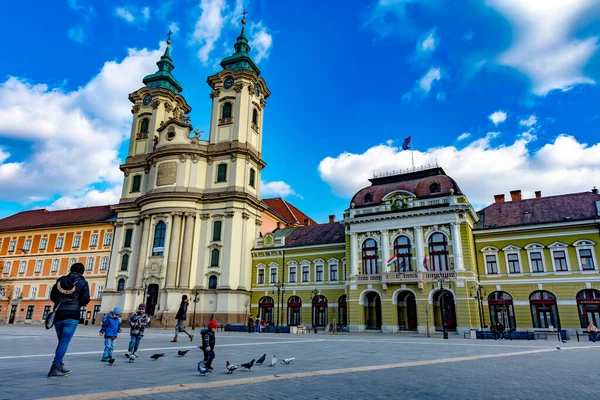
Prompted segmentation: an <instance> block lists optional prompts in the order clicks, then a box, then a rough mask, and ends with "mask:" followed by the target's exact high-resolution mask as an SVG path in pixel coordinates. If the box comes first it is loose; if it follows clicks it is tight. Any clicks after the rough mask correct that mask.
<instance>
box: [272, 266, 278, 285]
mask: <svg viewBox="0 0 600 400" xmlns="http://www.w3.org/2000/svg"><path fill="white" fill-rule="evenodd" d="M276 282H277V268H271V283H276Z"/></svg>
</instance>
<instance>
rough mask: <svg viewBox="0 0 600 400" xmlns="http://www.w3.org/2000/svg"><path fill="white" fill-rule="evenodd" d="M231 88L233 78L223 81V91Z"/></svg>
mask: <svg viewBox="0 0 600 400" xmlns="http://www.w3.org/2000/svg"><path fill="white" fill-rule="evenodd" d="M232 86H233V78H227V79H225V84H224V85H223V87H224V88H225V89H229V88H231V87H232Z"/></svg>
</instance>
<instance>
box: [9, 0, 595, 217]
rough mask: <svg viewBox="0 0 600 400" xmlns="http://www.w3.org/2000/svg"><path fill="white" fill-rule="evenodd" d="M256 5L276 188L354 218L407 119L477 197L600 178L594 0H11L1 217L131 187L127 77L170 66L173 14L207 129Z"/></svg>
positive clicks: (99, 200) (183, 70)
mask: <svg viewBox="0 0 600 400" xmlns="http://www.w3.org/2000/svg"><path fill="white" fill-rule="evenodd" d="M34 3H35V2H34ZM566 3H568V4H566ZM243 9H247V10H248V12H249V14H248V31H249V36H250V40H251V45H252V47H253V49H252V51H251V55H252V56H253V58H254V59H255V60H256V61H258V65H259V67H260V68H261V70H262V76H263V77H264V78H265V80H266V81H267V84H268V85H269V88H270V89H271V91H272V95H271V97H270V98H269V99H268V106H267V107H266V109H265V116H264V129H263V134H264V139H263V140H264V141H263V156H264V158H265V161H266V162H267V167H266V169H265V170H264V171H263V174H262V180H263V185H262V196H263V197H271V196H283V197H285V198H286V199H287V200H289V201H290V202H292V203H293V204H294V205H296V206H297V207H299V208H300V209H302V210H303V211H304V212H306V213H307V214H308V215H310V216H311V217H313V218H314V219H316V220H317V221H320V222H325V221H326V220H327V215H329V214H336V215H337V217H338V218H341V215H342V212H343V210H344V209H346V208H348V206H349V200H350V198H351V197H352V195H353V194H354V193H355V192H356V191H357V190H359V189H360V188H361V187H364V186H367V185H368V184H369V183H368V181H367V179H368V178H370V177H371V176H372V174H373V172H374V171H375V172H382V171H389V170H398V169H403V168H408V167H410V166H411V154H410V152H406V151H404V152H402V151H400V150H399V148H400V145H401V143H402V141H403V139H404V138H405V137H407V136H411V137H412V141H413V149H414V151H413V156H414V159H415V164H416V165H425V164H435V163H436V162H437V163H438V164H439V165H440V166H442V167H443V168H444V169H445V170H446V172H447V173H448V174H449V175H451V176H452V177H454V178H455V179H456V180H457V182H458V184H459V186H460V187H461V189H462V190H463V191H464V192H465V193H466V194H467V195H468V197H469V199H470V200H471V202H472V203H473V204H474V205H475V206H476V207H481V206H484V205H485V204H488V203H490V202H491V201H492V199H493V195H494V194H497V193H506V194H508V192H509V191H510V190H514V189H522V190H523V193H524V195H525V196H526V197H530V196H533V192H534V191H535V190H541V191H542V194H543V195H551V194H560V193H566V192H574V191H586V190H590V189H591V188H592V187H593V186H594V185H599V186H600V144H599V141H600V140H599V137H600V136H599V135H598V126H599V124H600V108H599V107H598V104H599V101H598V99H599V98H600V89H599V88H598V85H597V82H598V81H599V80H600V52H599V51H598V46H599V43H600V42H599V38H598V37H599V35H600V4H598V1H595V0H572V1H569V2H564V1H558V0H543V1H542V0H529V1H521V0H379V1H377V0H371V1H344V2H341V1H329V2H323V1H319V2H317V1H305V2H301V3H293V2H282V1H275V0H260V1H248V0H246V1H242V0H201V1H199V0H196V1H177V2H175V1H164V0H163V1H150V0H149V1H135V2H133V1H123V0H105V1H102V2H91V1H83V0H65V1H63V2H61V1H57V2H54V3H53V6H52V7H50V6H48V5H47V2H42V1H38V4H37V5H36V4H29V3H28V4H24V3H19V2H11V3H8V4H6V5H4V9H3V11H4V12H3V13H2V15H0V37H2V38H3V40H4V44H5V46H4V52H3V54H2V56H0V57H1V59H2V62H0V189H1V190H0V217H4V216H7V215H10V214H12V213H15V212H18V211H21V210H24V209H30V208H34V207H48V208H53V209H57V208H72V207H79V206H85V205H95V204H107V203H112V202H116V201H118V198H119V194H120V185H121V181H122V174H121V172H120V171H119V170H118V165H119V164H120V163H121V162H123V160H124V156H125V152H126V145H127V139H128V136H129V124H130V121H131V113H130V108H131V105H130V103H129V101H128V100H127V94H128V93H130V92H132V91H134V90H136V89H138V88H139V87H140V86H141V85H142V82H141V80H142V78H143V76H144V75H146V74H148V73H151V72H153V71H154V70H155V69H156V65H155V63H156V61H157V60H158V58H159V56H160V54H161V52H162V51H163V50H164V46H165V43H164V41H165V39H166V32H167V31H168V30H169V29H171V30H173V31H174V32H175V34H174V35H173V37H172V41H173V51H172V55H173V59H174V63H175V66H176V69H175V70H174V75H175V76H176V78H177V79H178V80H179V81H180V82H181V83H182V85H183V87H184V91H183V93H182V94H183V95H184V96H185V97H186V99H187V101H188V103H189V104H191V105H192V107H193V111H192V123H193V125H194V127H195V128H198V129H201V130H204V131H205V133H204V136H203V137H204V138H206V137H207V135H208V123H209V112H210V99H209V97H208V93H209V87H208V85H207V84H206V77H207V76H209V75H211V74H213V73H214V72H216V71H218V70H219V68H220V67H219V66H218V63H219V61H220V60H221V59H222V58H223V57H225V56H226V55H229V54H230V53H231V52H232V45H233V42H234V41H235V37H236V36H237V34H238V33H239V29H240V18H239V13H240V11H241V10H243ZM49 21H51V22H49ZM24 26H26V28H24Z"/></svg>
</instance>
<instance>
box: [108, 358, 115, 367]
mask: <svg viewBox="0 0 600 400" xmlns="http://www.w3.org/2000/svg"><path fill="white" fill-rule="evenodd" d="M114 363H115V359H114V358H111V359H110V360H108V365H111V366H112V365H113V364H114Z"/></svg>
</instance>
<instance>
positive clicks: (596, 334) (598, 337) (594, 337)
mask: <svg viewBox="0 0 600 400" xmlns="http://www.w3.org/2000/svg"><path fill="white" fill-rule="evenodd" d="M589 336H590V339H591V340H592V342H595V341H596V340H600V332H590V333H589Z"/></svg>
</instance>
